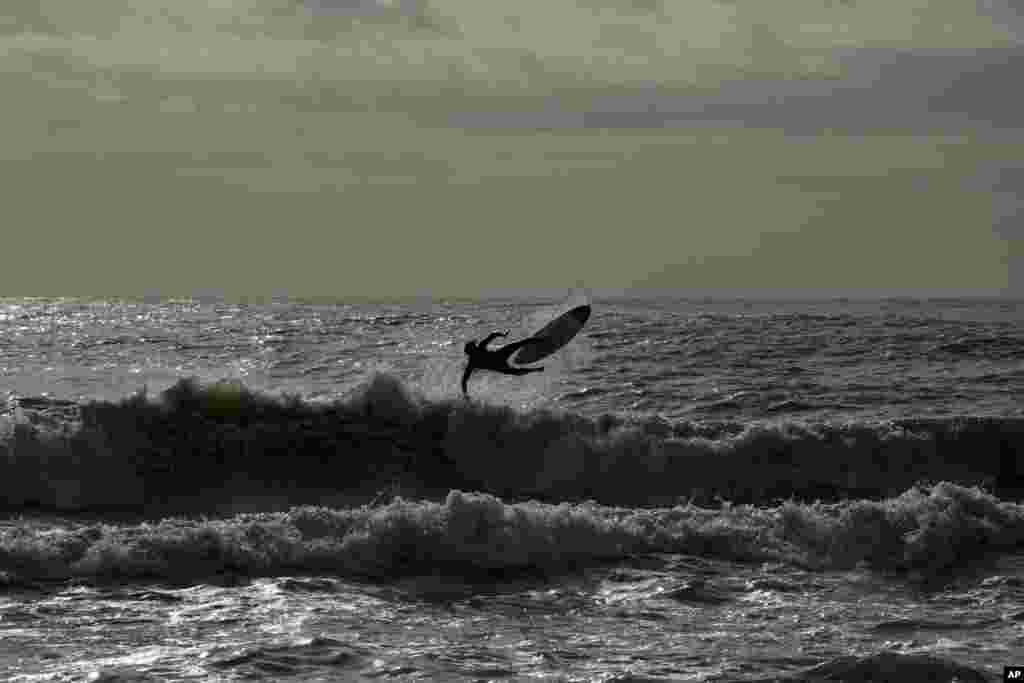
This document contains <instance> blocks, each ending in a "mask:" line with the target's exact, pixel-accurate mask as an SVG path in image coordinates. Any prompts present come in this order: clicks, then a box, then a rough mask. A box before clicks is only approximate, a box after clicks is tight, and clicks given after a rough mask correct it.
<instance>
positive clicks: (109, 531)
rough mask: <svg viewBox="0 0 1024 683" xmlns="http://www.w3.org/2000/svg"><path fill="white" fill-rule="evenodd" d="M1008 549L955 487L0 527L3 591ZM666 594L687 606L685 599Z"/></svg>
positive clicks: (944, 558) (870, 559)
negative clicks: (814, 497) (712, 504)
mask: <svg viewBox="0 0 1024 683" xmlns="http://www.w3.org/2000/svg"><path fill="white" fill-rule="evenodd" d="M1021 543H1024V506H1021V505H1017V504H1014V503H1004V502H1000V501H998V500H997V499H996V498H994V497H993V496H991V495H990V494H986V493H984V492H982V491H980V490H978V489H968V488H964V487H959V486H956V485H953V484H937V485H935V486H933V487H931V488H927V489H926V488H914V489H911V490H908V491H906V492H904V493H903V494H902V495H900V496H898V497H896V498H892V499H889V500H885V501H880V502H872V501H856V502H846V503H837V504H833V505H824V504H820V503H818V504H812V505H804V504H799V503H795V502H788V503H784V504H783V505H781V506H778V507H775V508H767V509H765V508H759V507H755V506H749V505H742V506H732V505H724V506H722V507H721V508H720V509H717V510H712V509H707V508H702V507H699V506H697V505H693V504H691V503H688V504H685V505H677V506H674V507H671V508H659V509H627V508H621V507H611V506H603V505H598V504H597V503H593V502H590V503H580V504H570V503H561V504H558V505H552V504H546V503H540V502H536V501H531V502H525V503H512V504H510V503H506V502H503V501H502V500H500V499H498V498H496V497H494V496H491V495H488V494H480V493H476V494H473V493H464V492H460V491H450V492H449V493H448V495H447V497H446V498H445V499H444V500H443V501H441V502H433V501H408V500H404V499H396V500H393V501H392V502H390V503H388V504H387V505H382V506H376V507H373V506H361V507H357V508H346V509H331V508H327V507H316V506H301V507H295V508H292V509H291V510H289V511H287V512H274V513H271V512H268V513H257V514H242V515H236V516H234V517H230V518H225V519H205V518H204V519H181V518H178V519H164V520H162V521H159V522H142V523H137V524H114V523H109V522H108V523H102V524H101V523H91V524H90V523H85V522H68V521H62V522H52V521H51V522H46V521H39V520H36V521H31V520H29V521H26V520H20V521H19V522H18V523H14V524H7V525H0V585H4V584H6V585H7V586H12V587H13V586H20V587H22V588H26V587H31V586H33V585H37V586H38V585H39V584H38V582H39V581H41V580H67V579H83V580H93V581H101V580H146V581H154V580H156V581H172V582H176V581H195V580H198V579H207V580H210V578H211V577H216V578H217V579H218V580H220V581H227V582H231V583H237V582H238V581H245V580H247V578H248V577H253V576H268V575H282V574H296V573H315V574H318V575H319V574H323V573H333V574H337V575H344V576H351V577H362V578H368V579H371V580H387V579H391V578H395V577H398V576H403V575H446V576H458V577H462V578H463V579H464V580H470V581H472V580H487V579H494V578H497V577H503V578H508V577H509V576H514V575H515V574H516V573H521V574H522V575H532V576H551V575H555V574H557V573H560V572H569V571H577V570H579V569H580V568H582V567H586V566H590V565H596V564H599V563H607V562H610V561H616V560H627V561H628V560H629V559H630V558H641V559H643V561H645V562H648V563H650V562H651V561H656V560H657V558H659V557H660V556H661V555H662V554H669V555H678V554H686V555H699V556H704V557H715V558H722V559H728V560H733V561H746V562H765V561H779V562H786V563H792V564H795V565H798V566H802V567H805V568H810V569H844V568H852V567H856V566H867V567H870V568H876V569H884V570H895V571H907V572H914V573H916V574H918V575H920V576H922V577H925V578H927V577H932V576H940V575H946V573H948V571H949V570H951V569H954V568H957V567H959V566H963V565H966V564H969V563H971V562H972V561H974V560H977V559H978V558H981V557H985V556H986V555H990V554H992V553H999V552H1004V553H1008V552H1013V551H1014V549H1015V548H1018V547H1019V546H1020V545H1021ZM663 561H664V562H671V558H670V557H665V558H664V560H663ZM33 582H36V584H33ZM699 598H700V599H706V596H699ZM155 599H161V598H159V597H157V598H155ZM677 599H681V600H693V599H695V598H694V596H692V595H690V594H689V593H687V594H685V595H680V596H679V597H678V598H677Z"/></svg>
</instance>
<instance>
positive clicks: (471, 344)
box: [462, 341, 476, 356]
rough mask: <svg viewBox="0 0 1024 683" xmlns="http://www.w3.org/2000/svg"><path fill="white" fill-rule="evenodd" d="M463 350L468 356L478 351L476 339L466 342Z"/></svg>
mask: <svg viewBox="0 0 1024 683" xmlns="http://www.w3.org/2000/svg"><path fill="white" fill-rule="evenodd" d="M462 350H463V351H465V352H466V355H467V356H469V355H472V353H473V352H474V351H476V342H475V341H468V342H466V345H465V346H463V347H462Z"/></svg>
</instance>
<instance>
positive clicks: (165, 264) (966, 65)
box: [0, 0, 1024, 298]
mask: <svg viewBox="0 0 1024 683" xmlns="http://www.w3.org/2000/svg"><path fill="white" fill-rule="evenodd" d="M15 6H16V7H18V8H19V9H16V10H15V13H14V15H13V17H6V18H5V19H0V64H2V66H0V92H3V93H4V100H5V101H4V109H5V114H4V117H3V119H2V120H0V126H2V128H0V174H2V179H3V182H4V187H5V191H4V195H3V196H4V199H3V202H4V207H3V208H4V215H3V221H2V223H0V225H2V226H3V227H2V228H0V230H2V235H0V237H2V241H0V294H2V295H12V296H13V295H34V294H35V295H123V296H135V295H153V294H166V295H188V294H210V293H214V294H224V295H227V296H264V295H292V296H323V297H342V298H344V297H348V296H354V297H390V296H402V295H420V296H438V297H443V296H480V295H489V294H495V293H500V294H515V293H536V292H539V291H564V290H565V289H568V288H570V287H574V286H584V287H587V288H589V289H590V290H592V291H595V292H599V293H600V292H607V293H612V292H615V293H619V292H637V291H641V290H648V289H653V290H658V291H667V292H672V293H677V294H681V295H684V296H685V295H689V294H692V295H706V294H714V293H722V294H743V295H751V294H760V295H767V296H770V295H785V296H793V295H796V296H834V295H846V296H857V295H865V296H875V295H939V296H947V295H957V294H976V295H1008V296H1015V297H1024V247H1022V244H1024V228H1022V225H1024V220H1022V218H1024V99H1022V97H1024V96H1022V94H1021V92H1022V89H1021V87H1020V74H1021V73H1024V40H1022V36H1024V17H1022V16H1021V14H1020V11H1019V10H1017V11H1014V9H1013V7H1014V5H1013V3H1012V2H1011V1H1010V0H1000V1H999V2H996V1H995V0H991V1H988V2H974V0H948V1H947V0H893V2H888V3H880V2H868V0H847V1H845V2H840V1H839V0H814V1H812V0H757V1H756V2H755V1H754V0H731V1H729V2H725V1H724V0H723V1H721V2H711V1H710V0H699V1H698V2H685V3H683V2H674V1H670V0H645V1H643V2H638V1H635V0H632V1H629V2H627V1H626V0H621V1H620V0H574V1H572V2H568V1H566V2H552V1H550V0H548V1H545V2H540V1H539V0H537V1H532V0H523V1H521V2H517V3H506V4H504V5H496V4H493V3H481V2H479V0H447V1H445V0H435V1H434V2H414V1H412V0H402V1H401V2H394V3H390V4H381V3H373V2H369V1H368V0H349V1H348V2H341V1H339V0H331V1H330V2H329V1H328V0H318V2H317V3H316V4H309V3H307V4H305V5H303V4H301V2H298V1H296V2H294V3H291V4H289V3H288V2H287V1H285V0H259V1H257V0H250V1H249V2H242V1H241V0H222V1H221V2H216V3H211V2H208V1H205V0H204V1H202V2H200V1H199V0H181V1H180V2H177V3H175V4H174V5H173V6H169V5H167V4H166V3H162V2H160V3H158V2H156V1H155V0H153V1H152V2H151V1H150V0H132V2H128V1H127V0H125V1H123V2H118V1H115V0H111V2H107V3H103V4H102V5H99V6H97V5H89V6H86V5H85V4H84V3H74V2H70V1H67V2H64V1H59V0H55V1H53V2H44V3H20V4H18V5H15ZM5 20H6V24H5V23H4V21H5Z"/></svg>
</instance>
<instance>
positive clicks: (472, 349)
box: [462, 330, 544, 398]
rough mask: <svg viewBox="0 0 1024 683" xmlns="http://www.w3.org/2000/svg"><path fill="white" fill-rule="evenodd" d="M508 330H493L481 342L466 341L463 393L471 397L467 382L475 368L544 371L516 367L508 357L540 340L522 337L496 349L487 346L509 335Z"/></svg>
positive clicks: (524, 372) (521, 372)
mask: <svg viewBox="0 0 1024 683" xmlns="http://www.w3.org/2000/svg"><path fill="white" fill-rule="evenodd" d="M507 336H508V330H505V331H504V332H491V333H490V334H489V335H487V336H486V337H484V339H483V340H482V341H480V342H477V341H475V340H474V341H469V342H466V346H465V347H464V349H465V352H466V356H468V359H467V362H466V370H465V372H463V373H462V395H463V396H465V397H466V398H469V392H468V390H467V386H466V385H467V383H468V382H469V377H470V375H472V374H473V371H474V370H490V371H492V372H500V373H502V374H504V375H528V374H530V373H531V372H542V371H543V370H544V368H543V367H538V368H514V367H512V366H511V365H509V364H508V359H509V358H511V357H512V354H513V353H515V352H516V351H518V350H519V349H521V348H523V347H524V346H526V345H528V344H535V343H537V342H538V341H539V340H538V339H536V338H534V337H530V338H528V339H522V340H520V341H517V342H512V343H511V344H505V345H504V346H502V347H500V348H497V349H494V350H493V351H492V350H491V349H488V348H487V345H488V344H490V343H491V342H492V341H494V340H495V339H497V338H498V337H507Z"/></svg>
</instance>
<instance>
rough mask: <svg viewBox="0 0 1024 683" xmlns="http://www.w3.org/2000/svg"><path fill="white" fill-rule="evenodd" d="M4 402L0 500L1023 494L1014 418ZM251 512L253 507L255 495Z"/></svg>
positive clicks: (1021, 432)
mask: <svg viewBox="0 0 1024 683" xmlns="http://www.w3.org/2000/svg"><path fill="white" fill-rule="evenodd" d="M10 412H11V413H13V414H10V415H7V416H6V417H3V416H0V463H2V465H0V467H2V470H3V476H2V477H0V492H2V494H3V500H4V501H6V506H7V508H8V509H13V510H19V509H25V508H30V507H35V508H41V509H50V510H58V511H87V510H94V511H111V510H122V511H124V512H126V513H131V512H142V511H146V512H150V513H152V512H153V511H170V512H201V511H205V512H213V511H217V512H225V511H226V512H234V511H239V507H240V506H244V505H245V503H246V501H251V503H252V507H255V508H256V509H261V510H266V509H273V508H268V507H267V505H268V504H270V503H272V502H276V504H278V505H283V506H287V505H295V504H328V505H338V504H343V503H353V502H355V503H363V502H369V501H371V500H373V499H374V498H375V497H378V496H380V495H381V494H382V492H383V493H384V494H398V495H403V496H405V497H410V496H427V497H432V498H433V499H435V500H436V499H439V498H443V497H444V495H445V494H447V492H448V491H449V490H450V489H461V490H476V491H481V492H486V493H490V494H493V495H497V496H501V497H502V498H504V499H510V500H524V499H528V498H532V499H537V500H542V501H547V502H562V501H582V500H595V501H599V502H601V503H603V504H609V505H628V506H643V507H651V506H665V505H674V504H676V503H677V502H680V501H682V500H689V501H692V502H695V503H698V504H709V503H712V502H714V501H716V500H727V501H731V502H733V503H751V504H767V503H772V502H777V501H778V500H780V499H788V498H794V499H798V500H806V501H812V500H826V501H829V500H833V501H834V500H842V499H846V498H869V499H870V498H874V499H878V498H886V497H892V496H895V495H899V494H900V493H902V492H903V491H905V490H907V489H908V488H910V487H911V486H913V485H915V484H918V483H928V482H938V481H948V482H952V483H957V484H960V485H964V486H982V487H984V488H986V489H987V490H989V491H992V492H993V493H995V494H996V495H997V496H999V497H1002V498H1015V497H1018V496H1020V494H1021V493H1022V491H1024V485H1022V483H1024V482H1022V475H1024V472H1022V469H1024V468H1022V467H1021V465H1020V462H1019V458H1018V455H1017V454H1018V453H1021V452H1024V418H992V417H988V418H981V417H960V418H920V419H901V420H891V421H881V422H846V423H835V422H833V423H810V422H807V423H801V422H782V421H777V422H749V423H744V422H737V421H716V420H702V421H679V422H669V421H668V420H665V419H662V418H659V417H646V418H629V417H623V416H618V415H611V414H606V415H603V416H600V417H597V418H593V419H592V418H587V417H583V416H580V415H577V414H574V413H571V412H555V411H551V410H530V411H518V410H515V409H513V408H510V407H503V406H491V405H487V404H481V403H476V402H463V401H461V400H442V401H430V400H426V399H424V398H422V397H419V396H417V395H414V394H413V393H411V392H410V391H409V390H408V389H407V388H406V387H405V386H404V385H403V384H402V383H401V382H400V381H399V380H397V379H396V378H394V377H392V376H390V375H387V374H377V375H374V376H373V377H372V378H370V379H369V380H368V381H367V382H366V383H365V384H364V385H363V386H362V387H361V388H359V389H358V390H356V391H354V392H353V393H352V394H351V395H350V396H349V397H347V398H345V399H341V400H338V401H335V402H333V403H311V402H307V401H303V400H302V399H299V398H297V397H284V398H277V397H272V396H268V395H264V394H260V393H257V392H253V391H251V390H249V389H248V388H246V387H245V386H244V385H241V384H239V383H217V384H212V385H207V386H202V385H200V384H199V383H197V382H196V381H194V380H182V381H181V382H179V383H178V384H176V385H174V386H172V387H171V388H169V389H168V390H166V391H165V392H163V393H162V394H161V395H160V396H159V397H157V398H156V399H151V398H149V397H147V396H146V395H145V394H137V395H135V396H132V397H129V398H126V399H124V400H122V401H118V402H105V401H104V402H92V403H85V404H81V405H79V404H74V403H69V402H64V401H49V400H46V399H21V400H20V401H19V402H17V405H16V407H13V408H12V410H11V411H10ZM250 509H251V508H250Z"/></svg>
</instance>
